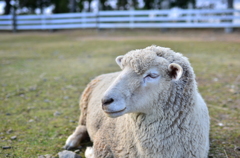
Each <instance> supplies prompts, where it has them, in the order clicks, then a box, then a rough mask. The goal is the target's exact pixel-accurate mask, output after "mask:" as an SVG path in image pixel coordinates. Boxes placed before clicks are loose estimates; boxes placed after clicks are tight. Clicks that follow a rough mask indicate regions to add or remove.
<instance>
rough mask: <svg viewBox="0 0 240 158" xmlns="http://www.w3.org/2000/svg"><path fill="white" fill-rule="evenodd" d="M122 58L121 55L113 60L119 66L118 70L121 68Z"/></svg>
mask: <svg viewBox="0 0 240 158" xmlns="http://www.w3.org/2000/svg"><path fill="white" fill-rule="evenodd" d="M122 58H123V55H121V56H118V57H117V58H116V59H115V61H116V63H117V64H118V65H119V66H120V68H122V64H121V61H122Z"/></svg>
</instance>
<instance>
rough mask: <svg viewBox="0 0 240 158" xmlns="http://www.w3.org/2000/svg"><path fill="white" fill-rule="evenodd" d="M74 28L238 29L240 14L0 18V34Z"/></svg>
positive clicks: (132, 12) (146, 13)
mask: <svg viewBox="0 0 240 158" xmlns="http://www.w3.org/2000/svg"><path fill="white" fill-rule="evenodd" d="M14 20H15V21H14ZM14 24H15V25H14ZM14 27H15V28H14ZM73 28H99V29H101V28H240V10H234V9H226V10H197V9H194V10H193V9H191V10H182V9H172V10H141V11H137V10H128V11H100V12H97V13H85V12H84V13H67V14H51V15H17V16H16V17H14V15H2V16H0V30H13V29H16V30H48V29H73Z"/></svg>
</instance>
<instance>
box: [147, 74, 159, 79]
mask: <svg viewBox="0 0 240 158" xmlns="http://www.w3.org/2000/svg"><path fill="white" fill-rule="evenodd" d="M158 76H159V75H158V74H155V73H151V74H148V75H147V76H146V77H149V78H157V77H158Z"/></svg>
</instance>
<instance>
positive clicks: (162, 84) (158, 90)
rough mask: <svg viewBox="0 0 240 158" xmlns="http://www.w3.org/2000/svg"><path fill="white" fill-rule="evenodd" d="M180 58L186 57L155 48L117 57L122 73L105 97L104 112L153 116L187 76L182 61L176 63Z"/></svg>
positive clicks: (116, 114)
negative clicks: (175, 86) (178, 83)
mask: <svg viewBox="0 0 240 158" xmlns="http://www.w3.org/2000/svg"><path fill="white" fill-rule="evenodd" d="M155 49H156V50H155ZM176 56H177V57H180V58H184V57H182V55H181V54H179V53H175V52H173V51H171V50H170V49H166V48H162V47H156V46H151V47H147V48H145V49H142V50H134V51H130V52H129V53H127V54H126V55H124V56H119V57H117V58H116V62H117V64H118V65H119V66H120V68H121V69H122V71H121V73H120V74H119V76H118V77H117V78H116V80H115V81H114V82H113V83H112V85H111V86H110V87H109V88H108V89H107V91H106V92H105V93H104V95H103V98H102V109H103V110H104V112H105V113H106V114H107V115H108V116H109V117H118V116H121V115H123V114H126V113H145V114H151V113H152V112H153V111H156V110H157V109H156V105H157V106H159V109H160V108H161V104H164V100H166V99H167V98H168V95H169V91H171V88H172V87H173V85H174V83H176V82H180V80H181V78H182V76H183V72H184V70H183V67H182V66H181V64H179V63H181V62H179V61H177V62H174V61H175V58H176ZM184 60H186V59H184ZM180 61H181V60H180ZM187 62H188V61H187ZM157 108H158V107H157Z"/></svg>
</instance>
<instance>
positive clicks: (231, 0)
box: [227, 0, 234, 9]
mask: <svg viewBox="0 0 240 158" xmlns="http://www.w3.org/2000/svg"><path fill="white" fill-rule="evenodd" d="M233 1H234V0H228V1H227V2H228V6H227V7H228V9H233Z"/></svg>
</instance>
